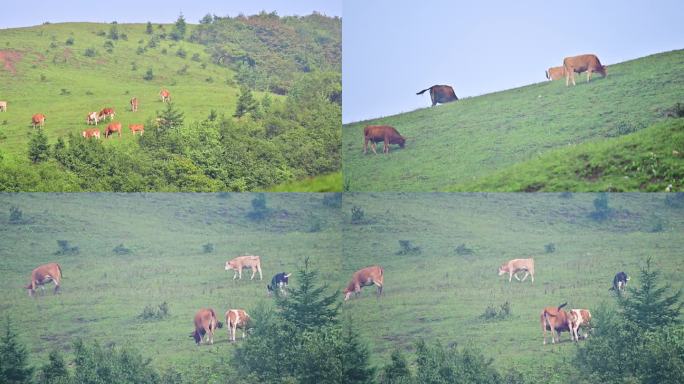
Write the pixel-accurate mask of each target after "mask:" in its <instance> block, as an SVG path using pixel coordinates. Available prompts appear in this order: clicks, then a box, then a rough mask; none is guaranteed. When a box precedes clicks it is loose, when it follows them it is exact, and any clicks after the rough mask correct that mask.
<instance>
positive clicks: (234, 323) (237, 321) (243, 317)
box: [226, 309, 249, 342]
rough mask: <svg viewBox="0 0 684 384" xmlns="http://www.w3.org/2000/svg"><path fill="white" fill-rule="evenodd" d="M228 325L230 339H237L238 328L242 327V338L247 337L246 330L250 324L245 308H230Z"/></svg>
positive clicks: (227, 319)
mask: <svg viewBox="0 0 684 384" xmlns="http://www.w3.org/2000/svg"><path fill="white" fill-rule="evenodd" d="M226 325H227V326H228V340H230V341H233V342H234V341H235V334H236V333H237V329H238V328H242V338H243V339H244V338H245V330H246V329H247V327H248V326H249V315H248V314H247V312H245V310H244V309H229V310H228V311H226Z"/></svg>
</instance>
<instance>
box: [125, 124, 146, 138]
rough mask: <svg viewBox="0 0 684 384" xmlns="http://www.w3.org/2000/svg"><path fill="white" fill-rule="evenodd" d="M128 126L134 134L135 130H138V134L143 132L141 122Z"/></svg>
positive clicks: (143, 128) (143, 127)
mask: <svg viewBox="0 0 684 384" xmlns="http://www.w3.org/2000/svg"><path fill="white" fill-rule="evenodd" d="M128 128H129V129H130V130H131V133H132V134H134V135H135V133H136V132H140V136H142V135H143V133H145V126H144V125H142V124H130V125H129V126H128Z"/></svg>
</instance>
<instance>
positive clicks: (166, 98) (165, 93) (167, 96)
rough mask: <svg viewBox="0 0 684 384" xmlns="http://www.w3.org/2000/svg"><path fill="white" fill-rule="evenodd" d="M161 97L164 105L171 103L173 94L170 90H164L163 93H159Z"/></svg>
mask: <svg viewBox="0 0 684 384" xmlns="http://www.w3.org/2000/svg"><path fill="white" fill-rule="evenodd" d="M159 97H160V98H161V101H162V103H167V102H169V101H171V92H169V90H168V89H165V88H162V89H161V91H159Z"/></svg>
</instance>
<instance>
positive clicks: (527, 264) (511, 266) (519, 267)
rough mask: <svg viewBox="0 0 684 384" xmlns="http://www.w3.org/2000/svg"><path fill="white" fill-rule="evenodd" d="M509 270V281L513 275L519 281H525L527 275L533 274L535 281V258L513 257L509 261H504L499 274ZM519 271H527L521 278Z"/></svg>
mask: <svg viewBox="0 0 684 384" xmlns="http://www.w3.org/2000/svg"><path fill="white" fill-rule="evenodd" d="M507 272H508V282H509V283H510V282H511V279H512V278H513V275H515V278H516V279H517V280H518V281H525V279H527V276H532V282H533V283H534V259H513V260H511V261H509V262H507V263H503V264H502V265H501V266H500V267H499V276H501V275H503V274H504V273H507ZM518 272H525V276H524V277H523V278H522V280H520V278H519V277H518Z"/></svg>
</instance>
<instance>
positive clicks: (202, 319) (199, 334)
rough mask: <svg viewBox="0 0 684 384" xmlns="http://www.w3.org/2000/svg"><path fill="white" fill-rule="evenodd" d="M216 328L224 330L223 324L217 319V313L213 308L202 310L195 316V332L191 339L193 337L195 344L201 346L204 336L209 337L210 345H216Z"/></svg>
mask: <svg viewBox="0 0 684 384" xmlns="http://www.w3.org/2000/svg"><path fill="white" fill-rule="evenodd" d="M216 328H223V323H221V322H220V321H218V320H217V319H216V312H214V310H213V309H211V308H202V309H200V310H199V311H198V312H197V314H196V315H195V331H194V332H192V334H190V337H193V338H194V339H195V343H197V345H199V344H200V343H201V342H202V339H203V338H204V335H207V340H208V341H209V343H210V344H214V331H215V330H216Z"/></svg>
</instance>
